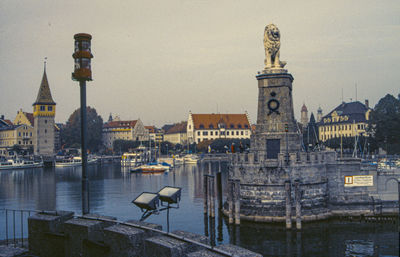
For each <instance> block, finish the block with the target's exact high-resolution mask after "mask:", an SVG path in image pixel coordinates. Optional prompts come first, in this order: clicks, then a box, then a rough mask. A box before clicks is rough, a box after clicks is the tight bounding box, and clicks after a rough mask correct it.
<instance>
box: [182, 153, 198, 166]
mask: <svg viewBox="0 0 400 257" xmlns="http://www.w3.org/2000/svg"><path fill="white" fill-rule="evenodd" d="M183 161H184V163H185V164H197V163H198V162H199V157H197V155H194V154H187V155H185V156H184V157H183Z"/></svg>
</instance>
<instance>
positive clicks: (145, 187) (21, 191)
mask: <svg viewBox="0 0 400 257" xmlns="http://www.w3.org/2000/svg"><path fill="white" fill-rule="evenodd" d="M217 170H218V167H217V165H216V164H215V163H214V165H213V166H212V168H211V172H212V173H215V172H216V171H217ZM205 172H208V165H200V164H199V165H185V166H178V167H175V169H173V170H172V171H171V172H169V173H165V174H153V175H151V174H140V173H132V172H130V171H129V168H124V167H121V166H120V165H119V164H106V165H89V183H90V184H89V188H90V198H89V205H90V212H91V213H97V214H101V215H107V216H114V217H116V218H117V219H118V220H122V221H126V220H130V219H140V217H141V215H142V213H141V210H140V209H139V208H138V207H136V206H135V205H134V204H132V200H133V199H135V198H136V197H137V196H138V195H139V194H140V193H142V192H158V191H159V190H160V189H162V188H163V187H164V186H176V187H181V188H182V199H181V201H180V203H179V208H178V209H171V210H170V218H169V229H170V231H174V230H186V231H190V232H193V233H198V234H202V235H207V236H209V237H210V238H211V241H212V242H211V243H215V244H222V243H232V244H237V245H240V246H242V247H245V248H248V249H250V250H252V251H255V252H258V253H261V254H263V255H264V256H399V228H398V224H395V223H391V222H387V223H365V222H349V221H338V220H331V221H324V222H317V223H306V224H303V230H302V231H301V232H298V231H296V230H292V231H288V230H286V229H285V227H284V224H273V225H271V224H254V223H242V224H241V225H240V226H228V223H227V220H226V219H225V217H223V216H222V215H219V213H218V211H217V212H216V218H215V219H210V218H208V217H207V216H204V214H203V209H204V208H203V174H204V173H205ZM226 179H227V168H226V165H222V181H223V189H225V181H226ZM223 197H224V199H225V198H226V194H225V193H224V195H223ZM81 205H82V202H81V168H80V167H64V168H36V169H25V170H3V171H0V240H4V239H6V238H11V237H12V236H13V235H12V232H11V231H13V224H12V223H13V222H12V221H13V217H12V216H13V215H14V216H16V218H15V219H16V220H19V219H20V216H19V215H20V214H19V213H18V212H16V213H13V212H8V213H7V215H6V212H5V211H4V210H5V209H17V210H69V211H74V212H75V214H77V215H80V214H81ZM217 206H218V205H217ZM6 216H7V224H8V227H7V228H6ZM26 217H27V216H24V215H23V218H24V219H25V221H24V223H23V227H25V228H23V233H24V235H25V237H26V235H27V230H26ZM146 221H147V222H152V223H157V224H161V225H162V226H163V229H164V230H166V229H167V216H166V212H160V213H159V214H157V215H152V216H150V217H149V218H147V219H146ZM14 226H17V227H16V229H15V231H17V233H20V232H19V231H21V229H20V228H18V226H20V223H19V222H16V224H15V225H14ZM17 237H18V235H17Z"/></svg>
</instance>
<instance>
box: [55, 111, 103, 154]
mask: <svg viewBox="0 0 400 257" xmlns="http://www.w3.org/2000/svg"><path fill="white" fill-rule="evenodd" d="M86 115H87V116H86V121H87V125H86V129H87V132H86V136H87V137H86V140H87V141H86V142H87V148H88V149H89V150H90V151H91V152H97V151H98V150H99V149H100V148H101V146H102V129H103V119H102V118H101V116H100V115H98V114H97V111H96V109H95V108H91V107H90V106H88V107H87V108H86ZM61 142H62V145H65V147H77V146H78V147H80V146H81V110H80V108H78V109H77V110H75V111H74V112H73V113H72V114H71V116H69V119H68V121H67V124H66V126H65V128H64V129H63V130H62V132H61Z"/></svg>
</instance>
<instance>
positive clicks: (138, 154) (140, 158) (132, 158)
mask: <svg viewBox="0 0 400 257" xmlns="http://www.w3.org/2000/svg"><path fill="white" fill-rule="evenodd" d="M147 156H148V151H147V149H146V147H144V146H139V147H138V148H137V149H136V150H135V151H134V152H127V153H123V154H122V156H121V166H123V167H125V166H128V167H129V166H138V165H141V164H144V163H145V162H146V159H147V158H146V157H147Z"/></svg>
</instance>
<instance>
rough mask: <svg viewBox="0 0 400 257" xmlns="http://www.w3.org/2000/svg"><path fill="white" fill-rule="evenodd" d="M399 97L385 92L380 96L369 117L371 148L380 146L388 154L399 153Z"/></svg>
mask: <svg viewBox="0 0 400 257" xmlns="http://www.w3.org/2000/svg"><path fill="white" fill-rule="evenodd" d="M399 128H400V99H396V98H395V97H394V96H392V95H390V94H387V95H386V96H385V97H383V98H381V99H380V100H379V102H378V104H377V105H376V106H375V108H374V110H373V111H372V112H371V115H370V119H369V133H370V135H371V139H372V140H371V148H382V149H384V150H386V152H387V153H388V154H396V153H400V129H399Z"/></svg>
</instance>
